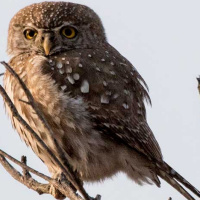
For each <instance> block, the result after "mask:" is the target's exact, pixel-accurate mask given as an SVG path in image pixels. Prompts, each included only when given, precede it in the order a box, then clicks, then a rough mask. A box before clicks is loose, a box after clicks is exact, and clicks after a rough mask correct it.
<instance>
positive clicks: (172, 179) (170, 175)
mask: <svg viewBox="0 0 200 200" xmlns="http://www.w3.org/2000/svg"><path fill="white" fill-rule="evenodd" d="M157 174H158V176H160V177H161V178H162V179H164V180H165V181H166V182H167V183H169V184H170V185H171V186H172V187H174V188H175V189H176V190H177V191H178V192H180V193H181V194H182V195H183V196H184V197H185V198H186V199H188V200H195V199H194V198H193V197H192V196H191V195H190V194H189V193H188V192H187V191H186V190H185V189H184V188H183V187H182V186H181V184H182V185H184V186H185V187H186V188H187V189H189V190H190V191H191V192H193V193H194V194H196V195H197V196H198V197H200V191H199V190H197V189H196V188H195V187H194V186H193V185H192V184H190V183H189V182H188V181H187V180H186V179H184V178H183V177H182V176H181V175H180V174H179V173H178V172H176V171H175V170H174V169H173V168H172V167H170V166H169V165H168V164H167V163H165V162H164V163H162V164H158V171H157Z"/></svg>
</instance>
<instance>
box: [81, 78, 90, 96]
mask: <svg viewBox="0 0 200 200" xmlns="http://www.w3.org/2000/svg"><path fill="white" fill-rule="evenodd" d="M89 90H90V85H89V83H88V81H87V80H83V82H82V84H81V92H82V93H88V92H89Z"/></svg>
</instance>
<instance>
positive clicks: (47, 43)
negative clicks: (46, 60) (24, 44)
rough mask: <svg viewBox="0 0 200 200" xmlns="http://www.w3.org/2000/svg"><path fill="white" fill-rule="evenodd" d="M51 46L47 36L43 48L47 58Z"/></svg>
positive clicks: (51, 43)
mask: <svg viewBox="0 0 200 200" xmlns="http://www.w3.org/2000/svg"><path fill="white" fill-rule="evenodd" d="M52 46H53V42H52V40H51V38H50V37H49V36H46V37H45V38H44V43H43V48H44V52H45V55H46V56H48V55H49V54H50V51H51V48H52Z"/></svg>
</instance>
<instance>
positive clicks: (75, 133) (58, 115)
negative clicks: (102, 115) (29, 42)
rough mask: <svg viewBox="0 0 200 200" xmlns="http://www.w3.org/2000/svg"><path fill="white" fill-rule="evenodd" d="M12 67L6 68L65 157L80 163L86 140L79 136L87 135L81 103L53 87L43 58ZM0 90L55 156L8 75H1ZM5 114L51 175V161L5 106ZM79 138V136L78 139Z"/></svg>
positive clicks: (27, 59)
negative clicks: (1, 87) (30, 99)
mask: <svg viewBox="0 0 200 200" xmlns="http://www.w3.org/2000/svg"><path fill="white" fill-rule="evenodd" d="M14 63H15V64H14ZM16 63H18V62H17V61H16V60H15V62H14V61H11V63H10V64H11V66H12V67H13V69H14V70H15V71H16V73H17V74H18V75H19V76H20V78H21V79H22V80H23V81H24V83H25V84H26V85H27V87H28V89H29V90H30V92H31V94H32V95H33V98H34V100H35V102H36V103H37V105H38V107H39V109H40V110H41V111H42V113H43V114H44V116H45V118H46V119H47V121H48V123H49V125H50V126H51V128H52V130H53V132H54V134H55V135H54V136H55V138H56V140H57V141H58V143H59V145H60V146H61V147H62V148H63V149H64V151H65V152H66V155H67V156H68V157H69V159H72V160H78V159H80V158H81V157H82V158H83V159H84V158H85V157H86V151H85V147H87V145H88V144H87V142H86V140H87V138H84V137H82V136H83V132H85V133H86V132H89V129H90V128H91V125H90V122H89V120H88V118H87V117H88V114H87V111H86V105H85V103H84V102H83V100H82V99H81V98H73V97H70V96H68V95H67V94H66V93H64V92H63V88H62V87H60V84H61V83H59V82H58V83H57V82H56V80H55V79H53V78H52V69H51V68H52V65H50V63H51V61H48V60H47V59H46V58H45V57H42V56H33V57H30V58H27V57H26V58H24V59H23V60H22V61H20V63H18V64H19V65H17V64H16ZM58 63H59V62H58ZM58 63H57V64H58ZM4 86H5V90H6V92H7V93H8V95H9V96H10V98H11V100H12V101H13V103H14V104H15V106H16V108H17V110H18V112H19V114H20V115H21V116H22V117H23V118H24V119H25V121H26V122H27V123H28V124H29V125H30V126H31V128H32V129H33V130H34V131H35V132H36V133H37V134H38V135H39V136H40V137H41V139H42V140H43V141H44V142H45V143H46V144H47V145H48V147H49V148H50V149H51V150H52V151H54V152H55V154H56V150H55V149H56V147H55V146H54V145H53V143H52V142H51V139H50V136H49V132H48V130H46V128H45V127H44V126H43V124H42V123H41V121H40V120H39V118H38V116H37V115H36V113H35V111H34V110H33V109H32V107H31V106H30V105H29V104H27V103H25V102H28V99H27V97H26V95H25V93H24V91H23V89H22V88H21V86H20V85H19V83H18V82H17V81H16V79H15V78H14V77H13V76H12V75H11V74H10V73H9V72H8V71H6V73H5V77H4ZM6 110H7V112H8V114H9V116H10V118H11V121H12V124H13V126H14V127H15V128H16V130H17V131H18V133H19V135H20V137H21V138H22V139H23V140H24V141H25V142H26V144H27V145H29V146H30V147H31V148H32V149H33V151H34V152H35V153H36V154H37V155H38V156H39V157H40V158H41V159H42V160H43V161H44V162H45V163H46V164H47V166H48V167H49V168H50V171H53V170H54V169H53V168H54V166H53V164H52V161H50V160H49V158H48V156H47V155H45V153H44V151H43V149H42V148H41V147H40V145H39V144H38V143H37V141H36V140H35V139H34V137H32V135H31V134H30V133H29V132H28V131H27V130H26V129H25V128H24V127H23V126H22V125H21V124H20V123H19V122H18V121H17V120H16V119H15V118H14V117H13V115H12V113H11V111H10V109H9V108H8V107H7V106H6ZM80 135H82V136H81V137H80ZM54 171H55V170H54Z"/></svg>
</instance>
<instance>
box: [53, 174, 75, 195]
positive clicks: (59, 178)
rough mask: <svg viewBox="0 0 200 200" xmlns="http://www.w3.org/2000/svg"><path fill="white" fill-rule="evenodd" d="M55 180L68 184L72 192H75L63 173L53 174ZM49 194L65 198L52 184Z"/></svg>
mask: <svg viewBox="0 0 200 200" xmlns="http://www.w3.org/2000/svg"><path fill="white" fill-rule="evenodd" d="M53 178H55V179H56V180H57V181H59V182H60V183H63V184H66V185H69V187H70V188H71V189H72V190H73V191H74V193H76V192H77V190H76V188H75V187H74V186H73V184H71V183H70V182H69V181H68V180H67V179H66V177H65V175H64V174H63V173H58V174H55V175H54V176H53ZM50 194H51V195H53V196H54V197H55V198H56V199H65V198H66V196H65V195H63V194H62V193H61V192H60V191H59V190H58V189H57V188H55V187H54V186H53V185H51V187H50Z"/></svg>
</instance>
